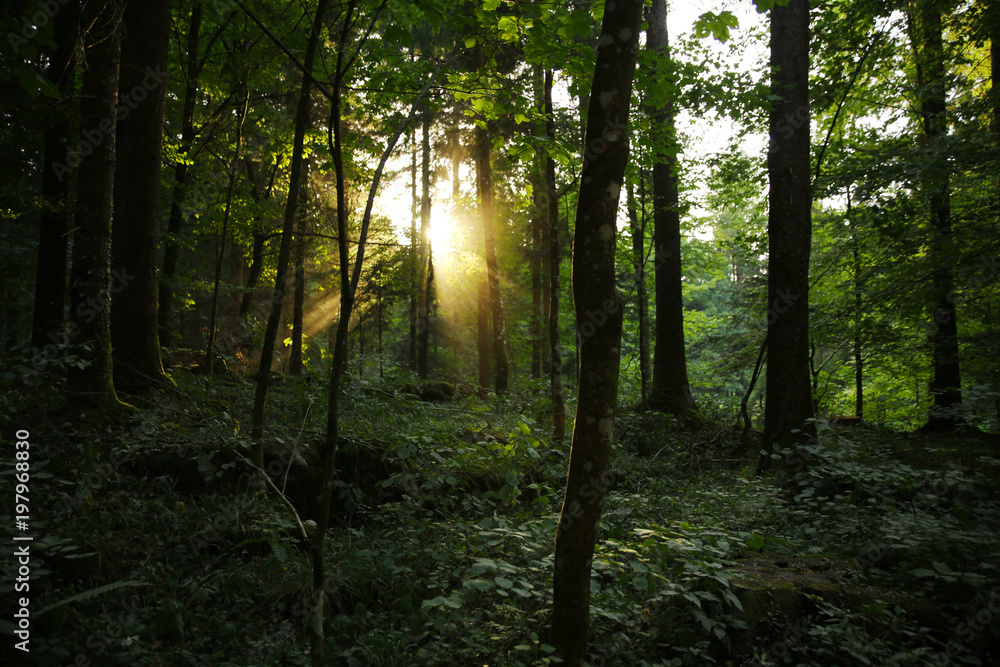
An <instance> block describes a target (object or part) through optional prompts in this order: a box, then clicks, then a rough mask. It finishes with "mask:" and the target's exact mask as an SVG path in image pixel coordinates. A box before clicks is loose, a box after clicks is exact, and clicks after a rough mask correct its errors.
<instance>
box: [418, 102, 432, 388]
mask: <svg viewBox="0 0 1000 667" xmlns="http://www.w3.org/2000/svg"><path fill="white" fill-rule="evenodd" d="M422 121H423V122H422V127H421V135H420V150H421V167H420V294H419V296H418V299H417V375H419V376H420V379H421V380H426V379H427V377H428V373H429V368H428V361H427V352H428V349H427V348H428V346H429V345H430V329H431V321H430V302H431V275H432V274H431V262H432V261H433V260H432V259H431V254H432V252H433V248H431V139H430V132H431V112H430V110H429V109H424V112H423V119H422Z"/></svg>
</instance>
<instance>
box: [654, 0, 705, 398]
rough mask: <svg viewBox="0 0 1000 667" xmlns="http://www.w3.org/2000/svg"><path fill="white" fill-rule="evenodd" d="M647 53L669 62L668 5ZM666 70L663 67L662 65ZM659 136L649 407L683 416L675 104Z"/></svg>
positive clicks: (659, 14) (663, 117)
mask: <svg viewBox="0 0 1000 667" xmlns="http://www.w3.org/2000/svg"><path fill="white" fill-rule="evenodd" d="M646 34H647V42H646V48H647V49H648V50H649V51H650V52H652V54H654V56H656V58H657V60H659V61H660V63H670V62H671V56H670V43H669V40H668V36H667V3H666V0H653V4H652V7H651V8H650V10H649V30H648V32H647V33H646ZM660 66H661V67H662V66H663V65H660ZM652 113H653V114H654V119H655V124H656V125H658V126H659V127H657V128H656V129H657V130H658V133H657V134H658V136H657V138H656V140H655V141H654V142H653V145H654V151H655V153H656V155H657V158H656V161H655V163H654V164H653V220H654V222H653V243H654V247H655V249H656V253H655V254H656V265H655V280H656V306H655V307H656V346H655V350H654V352H653V385H652V387H651V389H650V392H649V405H650V407H651V408H653V409H654V410H659V411H662V412H668V413H672V414H675V415H678V416H685V415H689V414H691V413H692V412H694V411H695V410H696V409H697V408H696V406H695V402H694V396H693V395H692V393H691V387H690V385H689V384H688V374H687V355H686V354H685V349H684V298H683V293H682V285H683V283H682V282H681V279H682V272H681V216H680V210H679V205H680V195H679V191H678V175H677V170H678V168H679V165H678V159H677V152H678V150H679V146H678V143H677V132H676V129H675V121H674V118H675V114H676V109H675V105H674V102H673V100H670V101H667V102H666V103H665V104H664V105H663V106H662V107H660V108H658V109H655V110H653V111H652Z"/></svg>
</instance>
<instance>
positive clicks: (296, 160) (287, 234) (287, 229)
mask: <svg viewBox="0 0 1000 667" xmlns="http://www.w3.org/2000/svg"><path fill="white" fill-rule="evenodd" d="M327 2H328V0H319V5H318V6H317V8H316V14H315V16H314V17H313V24H312V32H311V33H310V35H309V43H308V44H307V45H306V55H305V61H304V66H305V70H306V72H312V67H313V61H314V60H315V58H316V48H317V45H318V44H319V40H320V34H321V31H322V27H323V14H324V13H325V12H326V6H327ZM352 6H353V5H352ZM310 88H311V78H310V76H309V75H308V74H303V77H302V88H301V90H300V92H299V101H298V106H297V108H296V111H295V134H294V137H293V139H292V164H291V169H290V173H289V176H288V199H287V201H286V202H285V219H284V223H283V226H282V235H281V247H280V248H279V249H278V270H277V276H276V277H275V279H274V292H273V294H272V296H271V311H270V313H269V315H268V318H267V329H266V330H265V331H264V342H263V344H262V346H261V352H260V367H259V369H258V371H257V386H256V390H255V392H254V401H253V412H252V414H251V420H252V424H251V439H252V440H253V442H254V462H255V463H256V464H257V466H258V467H260V468H261V469H263V467H264V440H263V436H264V402H265V400H266V399H267V386H268V381H269V379H270V376H271V363H272V361H273V358H274V343H275V338H277V335H278V323H279V322H280V321H281V309H282V306H284V303H285V287H286V281H287V275H288V259H289V257H290V256H291V252H292V234H293V232H294V231H295V220H296V217H295V214H296V211H297V209H298V204H299V191H300V190H301V187H302V171H303V169H302V166H303V145H304V143H305V134H306V126H307V125H308V124H309V90H310ZM338 214H339V211H338ZM345 233H346V232H345ZM344 326H345V327H346V323H345V325H344ZM344 337H345V338H346V330H345V336H344ZM337 343H338V345H342V344H343V342H342V341H341V340H340V339H339V338H338V341H337Z"/></svg>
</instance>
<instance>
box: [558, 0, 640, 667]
mask: <svg viewBox="0 0 1000 667" xmlns="http://www.w3.org/2000/svg"><path fill="white" fill-rule="evenodd" d="M641 19H642V3H641V2H639V1H638V0H625V1H624V2H618V3H614V4H612V3H608V5H607V7H606V9H605V12H604V20H603V25H602V26H601V40H600V42H599V44H600V45H599V46H598V48H597V62H596V64H595V70H594V80H593V88H592V91H591V95H590V107H589V109H588V113H587V134H586V137H587V142H586V144H585V145H586V146H587V147H588V153H587V154H586V155H585V161H584V164H583V174H582V180H581V185H580V196H579V200H578V203H577V213H576V236H575V242H574V248H573V295H574V300H575V304H576V320H577V334H578V336H577V337H578V339H579V340H580V341H581V346H582V348H581V356H580V383H579V393H578V401H577V412H576V421H575V423H574V427H573V444H572V449H571V453H570V462H569V475H568V478H567V481H566V497H565V501H564V502H563V507H562V513H561V515H560V517H559V529H558V532H557V533H556V546H555V569H554V574H553V606H552V641H551V644H552V645H553V646H555V647H556V650H557V653H558V655H559V656H560V657H561V658H562V659H563V660H564V661H565V664H566V665H567V666H568V667H577V666H578V665H580V664H582V663H583V660H584V658H585V656H586V654H587V641H588V634H589V626H590V586H591V579H590V569H591V562H592V561H593V558H594V545H595V543H596V541H597V528H598V525H599V523H600V518H601V510H602V507H603V504H604V498H605V496H606V494H607V490H608V485H609V482H610V476H609V472H608V463H609V461H610V458H611V447H612V444H613V442H614V422H615V408H616V404H617V398H618V372H619V362H620V356H621V353H620V345H621V333H622V316H623V305H624V304H623V303H622V297H621V295H620V294H619V293H618V290H617V288H616V287H615V229H616V218H617V213H618V199H619V193H620V192H621V185H622V183H623V182H624V180H623V179H624V176H625V166H626V163H627V162H628V143H627V134H626V129H627V126H628V115H629V98H630V97H631V94H632V79H633V76H634V74H635V60H636V55H637V51H638V40H639V24H640V21H641ZM598 141H601V142H602V143H603V148H604V150H603V151H600V152H599V151H597V150H596V147H597V142H598Z"/></svg>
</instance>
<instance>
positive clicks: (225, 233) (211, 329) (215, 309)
mask: <svg viewBox="0 0 1000 667" xmlns="http://www.w3.org/2000/svg"><path fill="white" fill-rule="evenodd" d="M245 92H246V96H245V101H244V103H243V108H242V109H241V110H240V115H239V118H237V120H236V147H235V148H234V149H233V161H232V163H231V164H230V165H229V188H228V189H227V190H226V209H225V211H224V212H223V214H222V232H221V233H220V234H219V244H218V254H217V256H216V259H215V283H214V284H213V286H212V314H211V315H210V316H209V320H208V345H206V346H205V368H206V369H207V370H206V372H207V374H208V375H209V376H211V375H212V374H213V372H214V371H215V332H216V329H217V328H218V323H219V289H220V287H221V286H222V262H223V260H224V259H225V257H226V243H227V241H228V240H229V217H230V213H232V209H233V193H234V191H235V190H236V171H237V165H239V162H240V144H242V143H243V123H244V121H245V120H246V117H247V111H248V110H249V107H250V90H249V89H247V90H246V91H245Z"/></svg>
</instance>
